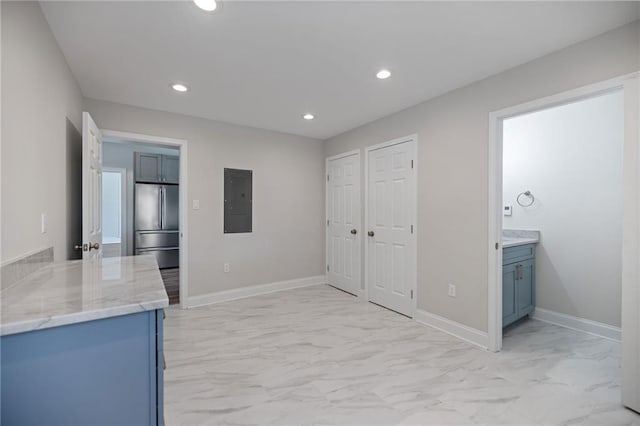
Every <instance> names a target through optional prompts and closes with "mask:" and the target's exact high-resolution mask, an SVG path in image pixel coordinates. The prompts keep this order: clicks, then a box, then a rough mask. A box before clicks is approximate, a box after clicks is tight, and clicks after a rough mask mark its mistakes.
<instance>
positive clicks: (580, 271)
mask: <svg viewBox="0 0 640 426" xmlns="http://www.w3.org/2000/svg"><path fill="white" fill-rule="evenodd" d="M623 113H624V105H623V96H622V93H621V92H614V93H610V94H607V95H604V96H599V97H597V98H591V99H587V100H584V101H581V102H578V103H573V104H569V105H564V106H560V107H556V108H552V109H548V110H544V111H540V112H536V113H533V114H527V115H524V116H519V117H515V118H512V119H509V120H506V121H505V123H504V193H503V198H504V203H505V204H511V205H513V215H512V216H510V217H509V216H505V217H504V228H506V229H538V230H540V232H541V242H540V244H539V245H538V249H537V253H536V279H537V282H536V285H537V289H536V298H537V301H536V302H537V307H540V308H544V309H549V310H552V311H556V312H561V313H564V314H567V315H573V316H577V317H580V318H586V319H590V320H593V321H599V322H603V323H606V324H610V325H613V326H620V305H621V303H620V301H621V272H622V271H621V259H622V202H623V200H622V192H623V191H622V146H623V141H624V135H623V131H624V120H623ZM526 190H531V192H532V193H533V195H534V196H535V198H536V201H535V203H534V204H533V206H531V207H528V208H523V207H521V206H519V205H518V204H517V203H516V197H517V195H518V193H520V192H523V191H526Z"/></svg>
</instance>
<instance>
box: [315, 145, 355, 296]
mask: <svg viewBox="0 0 640 426" xmlns="http://www.w3.org/2000/svg"><path fill="white" fill-rule="evenodd" d="M352 155H357V156H358V162H359V163H360V176H358V179H360V200H359V201H360V211H359V212H358V217H359V218H360V228H362V229H364V227H363V226H362V223H363V222H362V210H363V208H362V189H361V188H362V158H361V155H360V149H354V150H351V151H347V152H343V153H341V154H337V155H332V156H331V157H327V158H325V160H324V171H325V181H324V186H325V190H324V222H325V227H324V241H325V244H324V245H325V250H324V260H325V265H326V267H328V266H329V163H330V162H331V161H333V160H339V159H341V158H346V157H350V156H352ZM362 229H360V230H358V232H360V235H362ZM363 241H364V240H363V239H362V238H360V288H359V290H358V294H356V296H358V297H362V296H363V295H364V289H363V283H362V280H363V274H362V265H363V262H362V253H363V251H362V242H363ZM325 277H326V279H325V281H326V282H327V283H329V271H326V275H325Z"/></svg>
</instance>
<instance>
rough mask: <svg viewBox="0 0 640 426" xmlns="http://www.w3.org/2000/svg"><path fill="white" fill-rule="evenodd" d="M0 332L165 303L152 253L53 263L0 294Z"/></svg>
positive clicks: (161, 284)
mask: <svg viewBox="0 0 640 426" xmlns="http://www.w3.org/2000/svg"><path fill="white" fill-rule="evenodd" d="M0 299H1V302H0V303H1V308H0V309H1V310H0V318H1V323H0V336H6V335H9V334H16V333H24V332H28V331H34V330H42V329H46V328H51V327H58V326H61V325H68V324H74V323H79V322H86V321H92V320H97V319H103V318H110V317H115V316H120V315H127V314H132V313H137V312H145V311H151V310H155V309H161V308H165V307H167V306H169V299H168V298H167V293H166V291H165V289H164V284H163V281H162V277H161V276H160V271H159V269H158V264H157V262H156V259H155V257H153V256H149V255H147V256H129V257H111V258H103V259H92V260H84V261H83V260H73V261H67V262H60V263H52V264H49V265H47V266H44V267H43V268H41V269H39V270H37V271H36V272H34V273H32V274H30V275H28V276H27V277H25V278H24V279H22V280H20V281H18V282H16V283H15V284H14V285H12V286H11V287H9V288H7V289H5V290H3V291H2V292H0Z"/></svg>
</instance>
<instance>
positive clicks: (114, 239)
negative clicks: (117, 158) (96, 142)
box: [102, 143, 127, 257]
mask: <svg viewBox="0 0 640 426" xmlns="http://www.w3.org/2000/svg"><path fill="white" fill-rule="evenodd" d="M102 147H103V150H105V149H107V148H106V145H105V144H104V143H103V145H102ZM103 153H104V151H103ZM126 224H127V170H126V169H124V168H121V167H109V166H105V165H104V163H103V168H102V256H103V257H116V256H126V255H127V226H126Z"/></svg>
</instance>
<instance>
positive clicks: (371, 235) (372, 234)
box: [367, 231, 376, 237]
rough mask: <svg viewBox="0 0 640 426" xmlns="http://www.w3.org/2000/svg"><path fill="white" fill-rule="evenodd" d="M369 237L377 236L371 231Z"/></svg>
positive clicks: (368, 233)
mask: <svg viewBox="0 0 640 426" xmlns="http://www.w3.org/2000/svg"><path fill="white" fill-rule="evenodd" d="M367 235H368V236H370V237H373V236H374V235H376V234H375V233H374V232H373V231H369V232H367Z"/></svg>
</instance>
